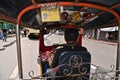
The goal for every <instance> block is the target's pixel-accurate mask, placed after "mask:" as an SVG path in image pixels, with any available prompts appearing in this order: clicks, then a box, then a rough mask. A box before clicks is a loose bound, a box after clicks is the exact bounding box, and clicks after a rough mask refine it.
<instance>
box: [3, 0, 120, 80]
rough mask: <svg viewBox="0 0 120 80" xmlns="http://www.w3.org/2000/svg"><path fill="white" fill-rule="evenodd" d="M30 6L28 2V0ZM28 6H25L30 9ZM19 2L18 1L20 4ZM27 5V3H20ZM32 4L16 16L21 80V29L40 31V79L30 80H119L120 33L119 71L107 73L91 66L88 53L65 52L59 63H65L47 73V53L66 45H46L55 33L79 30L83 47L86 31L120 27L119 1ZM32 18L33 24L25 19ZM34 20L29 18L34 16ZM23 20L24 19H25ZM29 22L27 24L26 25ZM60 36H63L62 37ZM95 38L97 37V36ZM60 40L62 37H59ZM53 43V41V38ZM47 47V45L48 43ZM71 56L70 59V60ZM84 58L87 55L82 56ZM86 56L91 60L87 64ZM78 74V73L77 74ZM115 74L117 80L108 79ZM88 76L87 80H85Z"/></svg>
mask: <svg viewBox="0 0 120 80" xmlns="http://www.w3.org/2000/svg"><path fill="white" fill-rule="evenodd" d="M27 1H28V2H29V0H27ZM27 1H25V2H26V5H28V4H27V3H28V2H27ZM18 2H19V1H18ZM21 2H24V0H21ZM30 2H31V3H32V4H30V5H29V6H26V7H24V8H23V9H22V10H21V11H20V12H19V14H18V16H17V25H16V40H17V42H16V43H17V55H18V68H19V78H20V79H22V78H23V74H22V58H21V41H20V33H19V32H20V25H24V26H26V27H28V28H33V29H38V30H40V33H39V45H40V46H39V56H38V59H37V61H38V64H39V65H40V75H38V76H33V75H31V73H29V75H30V77H31V79H41V80H49V79H51V80H54V79H55V80H59V79H62V80H63V78H64V80H114V79H115V80H119V71H120V70H119V67H120V47H119V45H120V39H119V37H120V34H119V33H120V30H119V29H118V42H117V44H118V49H117V59H116V70H110V71H106V70H104V69H103V68H101V67H99V66H96V65H95V64H92V63H91V57H90V55H87V54H88V53H89V52H87V51H80V52H72V51H71V52H69V51H68V52H65V53H64V55H61V57H60V59H59V62H60V63H61V61H63V60H64V61H66V62H65V63H64V62H63V63H61V64H59V65H58V66H57V67H55V68H52V69H51V71H47V69H48V68H49V66H48V61H47V60H46V52H47V51H51V50H54V51H55V50H56V48H57V47H59V46H62V47H63V46H65V42H64V41H61V42H60V43H59V44H58V43H57V44H55V43H54V44H52V42H48V43H49V44H50V45H45V40H46V37H49V36H51V35H52V34H55V32H56V31H59V30H60V31H63V33H62V35H64V30H65V29H78V30H79V37H78V43H77V44H78V45H79V46H80V47H81V46H82V37H83V36H82V35H83V31H84V30H87V29H99V28H106V27H111V26H118V28H119V27H120V8H119V7H120V0H114V1H109V0H97V1H95V0H65V1H63V0H61V1H59V0H50V1H48V0H44V1H43V0H32V1H30ZM27 15H29V16H28V17H29V19H30V21H25V20H27V19H26V18H24V17H25V16H27ZM30 15H31V16H32V18H30V17H31V16H30ZM23 16H24V17H23ZM2 18H3V19H4V20H8V21H10V22H12V23H14V19H15V18H14V19H13V20H12V18H11V20H10V19H7V18H5V17H2ZM26 22H27V24H26ZM46 35H47V36H46ZM59 36H61V35H59ZM94 37H95V36H94ZM60 38H61V37H60ZM52 39H54V38H52ZM46 43H47V42H46ZM68 54H71V56H68ZM83 54H84V55H83ZM83 56H84V57H85V56H86V58H87V59H88V61H86V60H85V59H84V58H83ZM91 66H95V67H96V70H95V71H93V72H91V70H90V67H91ZM76 70H77V72H76ZM59 72H62V75H58V76H56V75H52V76H49V75H51V73H55V74H56V73H59ZM111 72H113V73H115V76H111V75H109V73H111ZM86 76H87V77H86Z"/></svg>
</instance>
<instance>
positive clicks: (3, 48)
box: [0, 40, 16, 51]
mask: <svg viewBox="0 0 120 80" xmlns="http://www.w3.org/2000/svg"><path fill="white" fill-rule="evenodd" d="M15 42H16V40H14V41H12V42H10V43H8V44H6V45H3V47H2V48H0V51H3V50H5V49H6V48H5V47H8V46H11V45H12V44H14V43H15Z"/></svg>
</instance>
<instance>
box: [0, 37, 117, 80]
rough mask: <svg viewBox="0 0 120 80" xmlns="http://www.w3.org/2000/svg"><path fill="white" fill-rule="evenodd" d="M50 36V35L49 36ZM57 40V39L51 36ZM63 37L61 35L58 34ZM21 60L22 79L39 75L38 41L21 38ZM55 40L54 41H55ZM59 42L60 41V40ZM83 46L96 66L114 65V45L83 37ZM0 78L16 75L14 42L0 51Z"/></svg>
mask: <svg viewBox="0 0 120 80" xmlns="http://www.w3.org/2000/svg"><path fill="white" fill-rule="evenodd" d="M49 38H50V37H49ZM51 38H54V39H55V40H54V41H53V42H55V41H56V42H57V41H58V40H59V39H58V38H56V35H55V36H52V37H51ZM59 38H63V36H59ZM21 42H22V62H23V75H24V79H28V78H30V77H29V75H28V73H29V72H30V71H33V72H34V76H38V75H39V65H38V64H37V56H38V54H39V41H38V40H29V39H28V38H22V41H21ZM56 42H55V43H56ZM60 42H61V41H60ZM83 46H85V47H87V49H88V51H89V52H90V53H91V56H92V63H93V64H95V65H97V66H103V67H105V68H110V65H115V61H116V52H117V48H116V45H109V44H105V43H101V42H98V41H94V40H89V39H83ZM0 63H1V65H0V80H9V79H15V78H16V77H18V69H17V51H16V44H15V43H14V44H13V45H12V46H9V47H7V48H6V49H5V50H3V51H0Z"/></svg>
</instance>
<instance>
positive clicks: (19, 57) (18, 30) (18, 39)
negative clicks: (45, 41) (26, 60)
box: [16, 24, 23, 79]
mask: <svg viewBox="0 0 120 80" xmlns="http://www.w3.org/2000/svg"><path fill="white" fill-rule="evenodd" d="M16 45H17V59H18V75H19V78H20V79H22V78H23V70H22V55H21V42H20V26H19V25H18V24H17V25H16Z"/></svg>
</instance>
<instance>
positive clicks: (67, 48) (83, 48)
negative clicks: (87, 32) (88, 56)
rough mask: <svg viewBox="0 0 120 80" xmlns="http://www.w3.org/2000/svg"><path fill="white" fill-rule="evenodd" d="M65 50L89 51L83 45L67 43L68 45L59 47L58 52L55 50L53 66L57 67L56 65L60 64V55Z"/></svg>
mask: <svg viewBox="0 0 120 80" xmlns="http://www.w3.org/2000/svg"><path fill="white" fill-rule="evenodd" d="M73 47H74V48H73ZM64 51H87V49H86V48H85V47H81V46H79V45H74V46H70V45H69V44H68V45H66V46H63V47H62V48H59V49H57V50H56V52H55V55H54V58H53V62H52V65H51V66H52V68H55V67H57V66H58V64H59V56H60V55H61V53H62V52H64Z"/></svg>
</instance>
